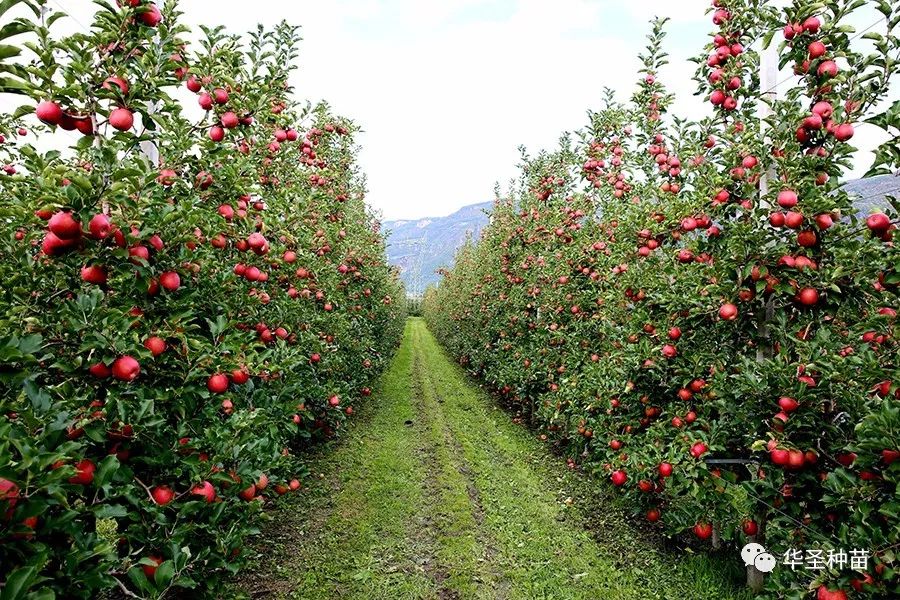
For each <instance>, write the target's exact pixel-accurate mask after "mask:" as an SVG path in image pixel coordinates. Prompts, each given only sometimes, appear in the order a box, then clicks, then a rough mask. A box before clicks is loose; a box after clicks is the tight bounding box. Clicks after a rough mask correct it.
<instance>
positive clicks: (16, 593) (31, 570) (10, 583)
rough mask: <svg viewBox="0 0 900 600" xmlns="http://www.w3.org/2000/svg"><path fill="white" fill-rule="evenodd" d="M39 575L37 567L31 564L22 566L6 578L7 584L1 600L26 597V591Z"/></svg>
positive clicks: (0, 593)
mask: <svg viewBox="0 0 900 600" xmlns="http://www.w3.org/2000/svg"><path fill="white" fill-rule="evenodd" d="M36 576H37V567H35V566H34V565H29V566H27V567H20V568H18V569H16V570H15V571H13V572H12V573H10V574H9V576H8V577H7V578H6V585H4V586H3V591H2V592H0V600H19V599H20V598H24V597H25V593H26V592H27V591H28V588H29V587H31V584H32V583H33V582H34V579H35V577H36Z"/></svg>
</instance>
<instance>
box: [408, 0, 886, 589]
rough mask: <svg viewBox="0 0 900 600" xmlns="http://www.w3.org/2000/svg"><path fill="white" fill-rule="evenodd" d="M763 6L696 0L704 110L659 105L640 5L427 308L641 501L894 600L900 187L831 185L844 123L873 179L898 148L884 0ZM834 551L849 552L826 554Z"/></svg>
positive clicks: (838, 174)
mask: <svg viewBox="0 0 900 600" xmlns="http://www.w3.org/2000/svg"><path fill="white" fill-rule="evenodd" d="M773 4H774V3H767V2H761V1H756V0H733V1H731V0H715V1H714V2H713V6H711V7H710V9H709V17H710V20H711V27H712V28H711V30H710V35H709V38H708V40H707V43H706V44H705V45H704V46H703V47H702V48H698V49H697V50H698V56H697V59H696V77H695V79H696V82H697V91H698V94H699V96H700V98H701V100H705V101H706V102H707V103H708V106H709V108H710V110H709V111H708V112H709V116H708V117H706V118H704V119H702V120H699V121H692V120H688V119H684V118H680V117H679V115H676V114H670V113H669V111H668V109H669V107H670V106H671V104H672V100H673V99H672V96H671V95H670V94H669V93H668V92H667V91H666V87H665V84H666V82H665V81H662V80H661V79H660V77H659V76H658V75H659V71H660V69H661V67H662V66H663V65H664V64H665V61H666V56H667V55H666V53H665V51H664V46H663V41H664V40H663V38H664V26H665V23H664V22H662V21H655V22H654V23H653V24H652V26H651V31H650V35H649V39H648V44H647V48H646V51H645V52H644V53H643V54H642V56H641V59H642V64H643V68H642V70H641V73H640V79H639V81H638V82H637V91H636V92H635V93H634V95H633V96H632V97H631V98H630V99H628V100H627V101H626V100H624V99H622V94H614V93H613V92H610V93H609V94H608V95H607V97H606V98H603V99H598V107H597V109H596V111H595V112H591V113H590V114H589V122H588V123H587V125H586V126H585V127H584V128H583V129H581V130H579V131H576V132H574V133H572V134H565V135H563V136H562V138H561V140H560V144H559V147H558V148H556V149H552V150H545V151H541V152H540V153H538V154H537V155H534V156H529V155H523V156H522V166H521V174H520V176H519V179H518V181H516V182H515V184H514V185H513V186H512V187H511V188H510V189H509V191H508V193H505V194H503V195H501V196H499V197H498V198H497V200H496V202H495V203H494V206H493V209H492V211H491V214H490V225H489V226H488V228H487V229H486V230H485V231H484V232H483V233H482V236H481V239H479V240H477V242H475V241H473V242H471V243H469V244H467V245H465V246H464V247H463V248H461V249H460V251H459V252H458V254H457V256H456V261H455V266H454V267H453V268H452V269H450V270H448V271H446V272H445V273H444V278H443V281H442V282H441V284H440V285H439V286H438V287H437V288H436V289H431V290H429V292H428V293H427V294H426V298H425V302H424V309H423V310H424V313H425V315H426V318H427V319H428V322H429V325H430V327H431V328H432V329H433V330H434V331H435V333H436V335H437V336H438V338H439V339H440V341H441V342H442V343H443V344H444V345H445V346H446V347H447V348H448V349H449V351H450V352H451V353H452V354H453V355H455V356H456V357H458V359H459V361H460V362H461V364H462V365H464V366H465V367H466V368H467V369H468V370H469V371H471V372H472V373H473V374H474V375H475V376H476V377H478V378H479V379H481V380H482V381H484V383H485V384H486V385H487V386H489V387H490V388H491V389H492V390H493V391H494V392H495V393H496V394H497V395H499V396H500V398H501V399H502V401H503V402H504V403H505V404H507V405H509V406H510V407H512V408H513V409H514V410H516V411H518V412H520V413H521V414H522V415H524V416H527V418H528V419H530V421H531V423H532V424H533V425H534V426H535V427H538V428H539V429H540V431H541V435H542V439H546V440H547V441H548V443H552V444H553V445H554V446H556V447H557V448H558V449H559V450H560V451H561V452H563V453H565V454H566V455H567V456H568V457H570V460H571V461H572V462H573V463H574V464H576V465H579V466H580V468H582V469H584V470H585V471H587V472H590V473H593V474H595V475H596V476H597V478H598V479H602V480H604V481H606V482H609V483H611V485H612V487H613V488H615V492H616V494H617V495H618V496H621V499H622V502H623V504H624V505H625V506H626V507H627V510H629V511H630V512H631V513H632V514H633V515H634V516H635V518H636V519H640V520H645V521H646V522H650V523H651V524H652V527H653V528H659V529H663V530H664V531H665V532H666V533H667V534H669V535H673V536H682V535H683V536H685V537H686V538H688V539H690V538H693V539H694V540H695V541H696V546H698V547H702V548H707V547H710V546H711V547H713V548H720V547H730V548H733V550H731V551H732V552H733V553H734V554H735V555H737V553H738V551H739V550H740V548H741V547H742V546H744V545H745V544H746V543H747V542H748V541H754V542H757V543H760V544H762V545H763V546H764V547H765V548H766V549H768V550H769V551H770V552H771V553H772V554H773V555H774V556H776V557H777V559H778V561H779V563H781V561H782V559H783V555H784V554H785V553H787V552H789V551H792V550H797V551H800V552H802V551H803V550H807V551H808V550H810V549H812V550H817V551H821V555H820V556H821V557H822V563H823V567H822V568H821V569H816V570H809V569H805V568H802V566H801V567H800V568H794V569H791V568H783V567H780V568H777V569H775V570H774V571H773V572H772V573H769V574H765V575H764V574H763V573H760V572H759V571H757V570H756V569H755V568H754V567H753V566H752V565H751V566H750V567H749V568H748V580H749V583H750V584H751V586H752V587H754V588H756V589H759V588H760V587H761V586H764V590H765V593H766V594H769V595H771V597H790V598H801V597H808V596H809V593H810V592H815V593H817V594H818V597H819V598H820V599H821V598H846V597H847V595H846V594H856V595H857V596H858V597H885V598H886V597H897V596H898V594H900V579H898V571H897V569H898V566H900V565H898V562H897V558H896V552H897V549H898V545H900V498H898V483H900V462H898V461H897V459H898V458H900V364H898V361H900V346H898V341H897V336H898V333H900V331H898V324H897V320H896V316H897V309H898V307H900V306H898V305H900V302H898V293H900V288H898V286H900V253H898V251H897V248H896V245H895V241H894V234H895V230H896V227H897V223H898V215H897V213H898V210H900V203H898V202H897V200H896V199H893V198H888V199H886V200H885V201H884V202H883V203H882V206H881V207H880V210H879V211H878V212H875V213H873V214H861V213H860V212H859V209H858V208H857V207H856V206H855V205H854V199H853V197H851V196H850V195H849V194H848V192H847V191H846V190H844V189H842V187H841V186H842V183H843V182H844V181H845V179H844V177H845V172H846V171H847V170H848V168H849V167H850V166H851V164H852V161H853V156H854V150H855V148H854V146H853V142H854V133H855V128H856V127H858V125H859V124H860V123H862V122H867V123H871V124H875V125H877V126H878V127H880V128H883V129H884V130H885V131H887V132H888V136H886V137H889V138H890V139H889V140H888V141H887V142H886V143H885V144H884V145H882V146H881V147H880V148H879V149H878V150H877V152H876V155H875V161H874V164H872V165H871V173H873V174H875V173H890V172H892V170H894V169H897V168H898V167H900V153H898V150H900V145H898V141H900V140H898V137H897V135H898V125H900V120H898V118H900V98H898V95H897V92H896V90H897V87H896V85H895V86H894V87H891V78H892V76H893V75H894V74H895V73H894V72H895V71H896V69H897V65H898V63H897V61H898V59H900V39H898V37H897V34H898V31H897V29H898V24H900V6H898V5H897V3H889V2H850V1H840V0H839V1H829V2H808V1H795V2H791V3H786V6H783V8H776V7H775V6H773ZM860 10H868V11H871V15H872V16H871V19H872V21H874V23H872V24H871V25H872V26H871V27H869V28H868V29H867V30H862V29H861V28H860V29H854V28H853V27H851V26H849V25H847V22H848V21H850V20H852V19H853V18H854V17H855V16H856V13H857V12H858V11H860ZM866 25H869V23H868V22H867V23H866ZM767 61H768V65H767V64H766V62H767ZM761 63H762V64H761ZM767 66H768V68H769V69H771V70H772V71H774V72H775V73H776V74H777V79H776V81H772V80H771V79H769V80H768V81H763V80H765V79H766V75H765V73H766V68H767ZM776 83H780V84H781V87H780V88H779V89H780V90H781V91H780V93H779V94H778V95H774V94H770V93H768V92H771V91H772V90H773V87H774V85H775V84H776ZM892 90H893V95H891V91H892ZM698 101H700V100H698ZM841 550H843V551H844V552H845V553H850V552H851V551H852V550H860V551H864V552H865V553H866V554H867V555H868V556H867V561H866V562H865V564H864V565H862V564H861V563H856V566H855V567H854V568H851V564H850V562H849V561H844V562H841V561H839V560H834V561H831V562H830V563H828V566H827V567H826V566H824V565H825V563H826V562H828V561H827V559H828V557H829V551H834V553H835V555H837V553H838V552H839V551H841ZM751 562H752V561H751ZM803 562H804V561H803V559H802V558H801V560H800V564H801V565H802V564H803ZM763 576H764V579H763ZM857 596H854V597H857Z"/></svg>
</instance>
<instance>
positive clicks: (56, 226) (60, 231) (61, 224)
mask: <svg viewBox="0 0 900 600" xmlns="http://www.w3.org/2000/svg"><path fill="white" fill-rule="evenodd" d="M47 228H48V229H49V230H50V232H51V233H53V235H55V236H56V237H58V238H59V239H61V240H75V239H78V237H79V236H80V235H81V223H79V222H78V221H77V220H76V219H75V217H73V216H72V213H70V212H68V211H62V210H61V211H59V212H57V213H55V214H54V215H53V216H52V217H50V221H49V222H48V223H47Z"/></svg>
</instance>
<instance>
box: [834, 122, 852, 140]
mask: <svg viewBox="0 0 900 600" xmlns="http://www.w3.org/2000/svg"><path fill="white" fill-rule="evenodd" d="M852 137H853V125H851V124H850V123H841V124H840V125H838V126H837V127H835V128H834V138H835V139H836V140H838V141H839V142H846V141H847V140H849V139H850V138H852Z"/></svg>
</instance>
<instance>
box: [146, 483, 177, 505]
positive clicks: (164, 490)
mask: <svg viewBox="0 0 900 600" xmlns="http://www.w3.org/2000/svg"><path fill="white" fill-rule="evenodd" d="M150 495H151V496H152V497H153V502H155V503H156V504H158V505H159V506H165V505H167V504H168V503H170V502H171V501H172V500H173V499H174V498H175V492H173V491H172V488H170V487H169V486H166V485H158V486H156V487H155V488H153V489H152V490H151V491H150Z"/></svg>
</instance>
